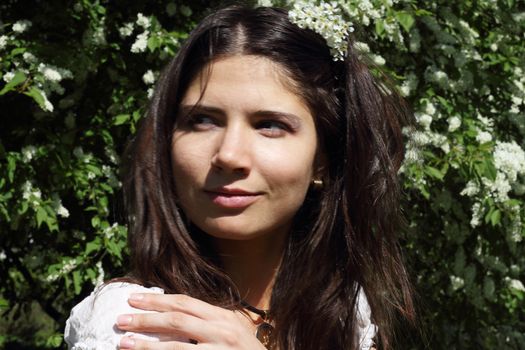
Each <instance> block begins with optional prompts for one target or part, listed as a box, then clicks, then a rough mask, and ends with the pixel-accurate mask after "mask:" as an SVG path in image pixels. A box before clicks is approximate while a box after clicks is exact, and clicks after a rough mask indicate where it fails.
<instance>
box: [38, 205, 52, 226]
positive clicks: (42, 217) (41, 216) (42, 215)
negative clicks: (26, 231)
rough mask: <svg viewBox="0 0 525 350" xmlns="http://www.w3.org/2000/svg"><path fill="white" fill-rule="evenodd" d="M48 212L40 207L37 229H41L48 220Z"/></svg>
mask: <svg viewBox="0 0 525 350" xmlns="http://www.w3.org/2000/svg"><path fill="white" fill-rule="evenodd" d="M48 219H49V218H48V216H47V211H46V210H45V209H44V208H43V207H38V209H37V210H36V224H37V227H40V225H42V223H43V222H46V221H47V220H48Z"/></svg>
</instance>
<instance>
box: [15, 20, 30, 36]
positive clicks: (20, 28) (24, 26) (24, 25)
mask: <svg viewBox="0 0 525 350" xmlns="http://www.w3.org/2000/svg"><path fill="white" fill-rule="evenodd" d="M31 25H32V23H31V21H28V20H25V19H22V20H19V21H16V22H15V23H14V24H13V32H15V33H23V32H25V31H26V30H28V29H29V27H31Z"/></svg>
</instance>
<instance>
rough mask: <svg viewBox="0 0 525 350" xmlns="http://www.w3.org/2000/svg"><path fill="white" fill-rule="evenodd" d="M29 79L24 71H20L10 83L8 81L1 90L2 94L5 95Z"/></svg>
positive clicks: (0, 93)
mask: <svg viewBox="0 0 525 350" xmlns="http://www.w3.org/2000/svg"><path fill="white" fill-rule="evenodd" d="M26 79H27V76H26V75H25V74H24V72H21V71H18V72H16V73H15V76H14V77H13V79H11V81H10V82H9V83H7V84H6V85H5V86H4V88H3V89H2V90H0V96H1V95H5V94H6V93H8V92H9V91H11V90H13V89H14V88H15V87H17V86H18V85H20V84H22V83H23V82H24V81H25V80H26Z"/></svg>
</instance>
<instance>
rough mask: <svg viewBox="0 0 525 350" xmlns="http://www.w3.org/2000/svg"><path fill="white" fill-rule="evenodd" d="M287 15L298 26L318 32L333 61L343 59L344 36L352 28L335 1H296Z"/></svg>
mask: <svg viewBox="0 0 525 350" xmlns="http://www.w3.org/2000/svg"><path fill="white" fill-rule="evenodd" d="M288 16H289V18H290V21H291V22H292V23H295V24H296V25H297V26H298V27H300V28H303V29H311V30H313V31H314V32H316V33H318V34H320V35H321V36H322V37H323V38H324V39H325V40H326V43H327V44H328V46H329V47H330V50H331V52H332V56H333V57H334V60H335V61H339V60H341V61H342V60H344V57H345V55H346V52H347V46H346V38H347V37H348V33H351V32H353V31H354V28H353V27H352V24H351V23H348V22H347V21H346V20H345V19H344V18H343V16H342V12H341V9H340V8H339V6H338V4H337V3H336V2H331V3H325V2H321V4H319V5H316V4H315V3H312V2H306V1H298V2H296V3H295V4H294V6H293V9H291V10H290V11H289V12H288Z"/></svg>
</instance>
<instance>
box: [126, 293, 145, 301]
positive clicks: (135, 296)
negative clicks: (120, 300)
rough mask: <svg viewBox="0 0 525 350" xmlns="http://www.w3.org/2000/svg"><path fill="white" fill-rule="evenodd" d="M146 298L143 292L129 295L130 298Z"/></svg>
mask: <svg viewBox="0 0 525 350" xmlns="http://www.w3.org/2000/svg"><path fill="white" fill-rule="evenodd" d="M142 299H144V295H143V294H131V295H130V296H129V300H137V301H138V300H142Z"/></svg>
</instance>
